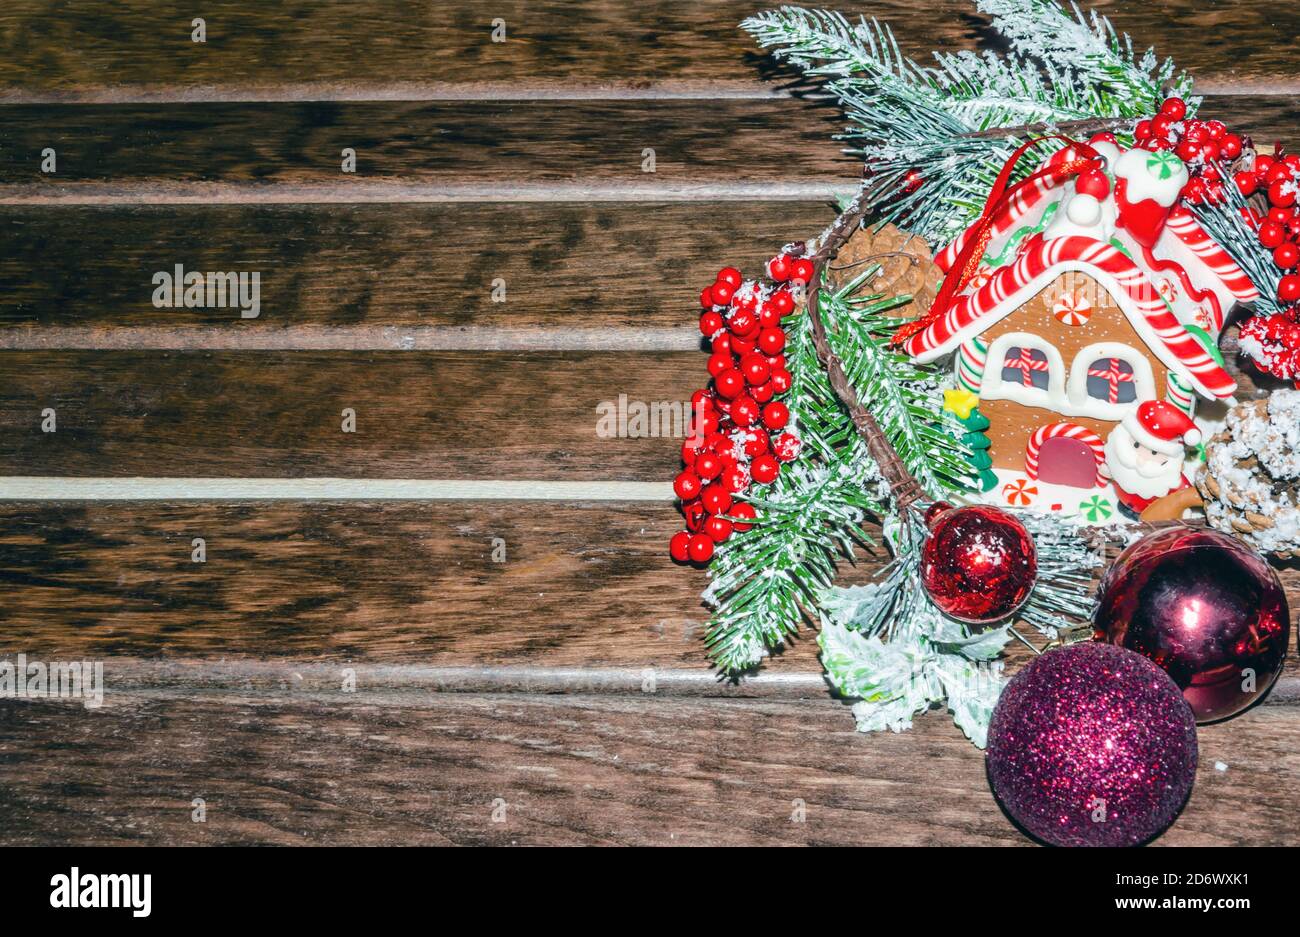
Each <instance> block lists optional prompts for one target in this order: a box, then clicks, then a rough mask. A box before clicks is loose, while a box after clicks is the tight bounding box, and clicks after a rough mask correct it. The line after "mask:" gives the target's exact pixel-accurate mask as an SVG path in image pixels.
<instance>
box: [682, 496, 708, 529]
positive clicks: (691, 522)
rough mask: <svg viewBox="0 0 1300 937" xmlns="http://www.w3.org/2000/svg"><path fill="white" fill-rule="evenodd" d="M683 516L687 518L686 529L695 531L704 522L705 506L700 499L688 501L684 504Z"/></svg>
mask: <svg viewBox="0 0 1300 937" xmlns="http://www.w3.org/2000/svg"><path fill="white" fill-rule="evenodd" d="M682 517H684V518H686V529H687V530H689V531H690V532H691V533H695V532H696V531H697V530H699V529H700V525H701V524H703V523H704V506H703V505H701V504H700V502H698V501H688V502H686V503H685V504H683V505H682Z"/></svg>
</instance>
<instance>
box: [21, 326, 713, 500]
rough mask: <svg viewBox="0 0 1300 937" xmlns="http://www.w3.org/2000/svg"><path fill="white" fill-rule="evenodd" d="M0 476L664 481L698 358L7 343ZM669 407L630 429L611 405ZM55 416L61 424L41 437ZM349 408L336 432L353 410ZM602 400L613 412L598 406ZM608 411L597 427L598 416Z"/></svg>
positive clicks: (673, 465) (700, 369)
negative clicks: (31, 347) (45, 347)
mask: <svg viewBox="0 0 1300 937" xmlns="http://www.w3.org/2000/svg"><path fill="white" fill-rule="evenodd" d="M0 361H3V365H4V373H5V379H4V381H3V382H0V474H10V476H90V477H96V476H151V477H156V476H170V477H230V476H235V477H339V476H348V477H364V478H402V477H406V478H528V480H536V478H545V480H560V481H563V480H569V481H581V480H610V481H668V480H671V477H672V476H673V474H675V473H676V469H677V465H679V461H677V460H679V451H680V447H681V441H682V438H684V437H685V431H686V429H685V418H686V417H689V412H690V402H689V398H690V392H692V390H693V389H695V387H698V386H701V385H702V383H703V382H705V381H706V379H707V372H706V370H705V356H703V355H702V353H698V352H677V353H671V352H664V353H619V352H546V353H542V352H537V353H512V352H419V351H412V352H346V351H338V352H126V351H104V352H94V351H88V352H86V351H83V352H77V351H69V352H55V351H6V352H0ZM620 395H625V396H627V399H628V400H629V402H642V403H643V404H645V405H650V404H655V405H659V404H660V403H662V404H663V407H662V408H660V411H659V413H660V416H662V418H660V420H659V421H658V422H656V424H655V425H654V426H653V428H650V426H647V428H646V429H645V430H643V431H646V433H654V435H642V437H637V438H632V437H630V433H633V431H636V429H637V428H636V426H634V425H633V426H625V429H627V430H628V433H629V435H628V437H619V435H614V437H612V438H611V437H604V435H602V434H603V433H604V431H606V430H612V431H614V433H617V431H619V429H617V425H616V421H615V420H614V418H612V417H611V418H608V420H604V418H603V413H614V412H616V409H617V408H619V405H620V404H619V398H620ZM45 408H52V409H55V412H56V415H57V416H56V418H57V431H53V433H45V431H43V430H42V422H43V418H42V412H43V411H44V409H45ZM346 408H348V409H352V411H354V412H355V417H356V431H355V433H346V431H343V422H344V416H343V411H344V409H346ZM602 408H604V409H603V411H602ZM602 421H603V422H602Z"/></svg>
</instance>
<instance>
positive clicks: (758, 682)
mask: <svg viewBox="0 0 1300 937" xmlns="http://www.w3.org/2000/svg"><path fill="white" fill-rule="evenodd" d="M87 656H88V657H89V658H90V659H91V660H92V661H95V660H97V661H99V662H101V663H103V665H104V677H103V681H104V682H103V687H104V691H105V693H106V694H111V693H113V692H119V691H120V692H144V693H153V692H158V691H164V692H165V691H176V692H181V693H183V694H184V695H185V696H187V697H192V696H195V695H201V694H224V693H231V692H239V693H245V694H249V693H251V694H259V695H264V696H266V697H269V698H282V697H286V696H313V697H317V698H320V699H324V700H326V701H328V700H335V701H337V702H351V701H352V700H353V699H355V698H356V697H354V696H353V695H352V694H353V693H354V692H355V693H365V694H367V695H370V696H371V698H372V700H373V699H374V698H375V694H378V695H379V698H382V697H383V695H384V694H399V693H406V694H409V693H418V694H432V693H480V694H490V693H563V694H569V695H571V694H592V695H605V694H613V695H633V696H645V697H654V696H662V697H667V698H680V697H699V698H718V697H732V698H746V699H787V700H806V699H816V700H822V699H824V700H827V701H828V702H829V701H836V700H837V699H838V697H836V696H835V694H834V692H833V691H832V690H831V688H830V686H829V684H828V683H827V682H826V677H825V674H823V673H822V671H820V670H816V671H813V670H808V671H792V672H785V673H769V672H767V671H764V670H761V669H758V670H755V671H752V672H750V673H747V674H744V675H742V676H739V677H734V678H733V677H725V676H723V675H721V674H720V673H718V672H717V671H715V670H710V669H704V668H703V667H701V668H700V669H698V670H695V669H689V670H688V669H684V668H662V667H656V666H654V664H653V663H652V662H649V661H647V662H646V664H645V665H644V666H641V667H547V666H538V665H532V666H507V665H491V664H487V665H474V666H446V667H436V666H426V665H421V664H362V663H352V662H350V661H347V660H337V661H319V660H315V661H309V660H302V659H294V660H285V661H265V660H238V659H236V660H231V659H224V660H212V659H203V658H188V659H186V658H182V659H158V658H139V657H111V656H110V657H96V656H95V655H93V654H92V655H87ZM701 662H703V651H701ZM345 684H346V685H347V686H348V687H349V688H348V689H346V690H345V689H344V686H345ZM839 702H841V703H843V704H844V705H846V706H847V704H848V702H849V701H845V700H839ZM1297 703H1300V674H1298V673H1297V672H1296V671H1295V669H1293V668H1288V669H1287V670H1286V671H1284V672H1283V673H1282V674H1281V675H1280V676H1279V677H1278V679H1277V682H1276V683H1274V684H1273V687H1272V689H1271V690H1270V691H1269V693H1268V695H1267V696H1266V697H1265V698H1264V701H1263V702H1262V703H1261V704H1259V705H1263V706H1289V705H1295V704H1297Z"/></svg>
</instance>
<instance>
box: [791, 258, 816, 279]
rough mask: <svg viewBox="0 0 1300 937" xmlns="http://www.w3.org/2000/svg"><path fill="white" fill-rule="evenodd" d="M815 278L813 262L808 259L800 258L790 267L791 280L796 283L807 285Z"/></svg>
mask: <svg viewBox="0 0 1300 937" xmlns="http://www.w3.org/2000/svg"><path fill="white" fill-rule="evenodd" d="M812 278H813V262H812V261H811V260H809V259H808V258H807V257H800V258H799V259H798V260H796V261H795V262H794V263H793V264H791V265H790V280H791V281H792V282H794V283H807V282H808V281H809V280H811V279H812Z"/></svg>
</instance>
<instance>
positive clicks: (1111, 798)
mask: <svg viewBox="0 0 1300 937" xmlns="http://www.w3.org/2000/svg"><path fill="white" fill-rule="evenodd" d="M987 760H988V775H989V784H990V785H991V786H992V788H993V794H994V795H995V796H996V797H997V799H998V802H999V803H1000V804H1002V807H1003V809H1005V810H1006V812H1007V813H1008V814H1009V815H1010V816H1011V818H1012V819H1013V820H1014V821H1015V822H1016V823H1017V824H1019V826H1020V827H1021V828H1022V829H1023V830H1025V831H1026V832H1028V833H1029V834H1030V835H1032V836H1034V837H1036V838H1038V839H1040V840H1042V841H1044V842H1046V843H1051V844H1052V845H1054V846H1136V845H1138V844H1139V843H1144V842H1146V841H1147V840H1149V839H1151V838H1152V837H1154V836H1156V835H1158V834H1159V833H1161V832H1162V831H1163V830H1164V829H1165V828H1166V827H1168V826H1169V824H1171V823H1173V822H1174V818H1175V817H1176V816H1178V811H1179V810H1181V809H1182V807H1183V804H1184V803H1185V802H1186V801H1187V795H1188V794H1190V793H1191V790H1192V780H1193V778H1194V777H1195V775H1196V720H1195V718H1194V717H1193V716H1192V710H1191V707H1189V706H1188V705H1187V703H1186V702H1185V701H1184V700H1183V697H1182V694H1181V693H1180V692H1179V690H1178V687H1177V686H1175V685H1174V682H1173V681H1172V680H1170V679H1169V675H1168V674H1166V673H1165V672H1164V671H1163V670H1161V669H1160V668H1159V667H1157V666H1156V665H1155V664H1153V663H1151V662H1150V661H1149V660H1147V659H1146V658H1144V657H1142V656H1141V655H1139V654H1134V653H1133V652H1132V651H1126V650H1124V649H1123V648H1121V647H1115V646H1114V645H1111V644H1095V643H1084V644H1074V645H1071V646H1069V647H1063V648H1058V649H1056V650H1053V651H1048V652H1047V653H1046V654H1043V655H1042V656H1041V657H1038V658H1035V659H1034V660H1033V661H1032V662H1030V663H1029V665H1028V666H1026V667H1025V668H1024V669H1023V670H1021V671H1020V672H1019V673H1018V674H1016V675H1015V677H1013V678H1012V679H1011V682H1010V683H1008V684H1007V686H1006V689H1004V690H1003V691H1002V697H1001V699H999V700H998V705H997V708H995V709H994V710H993V719H992V721H991V723H990V724H989V741H988V759H987Z"/></svg>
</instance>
